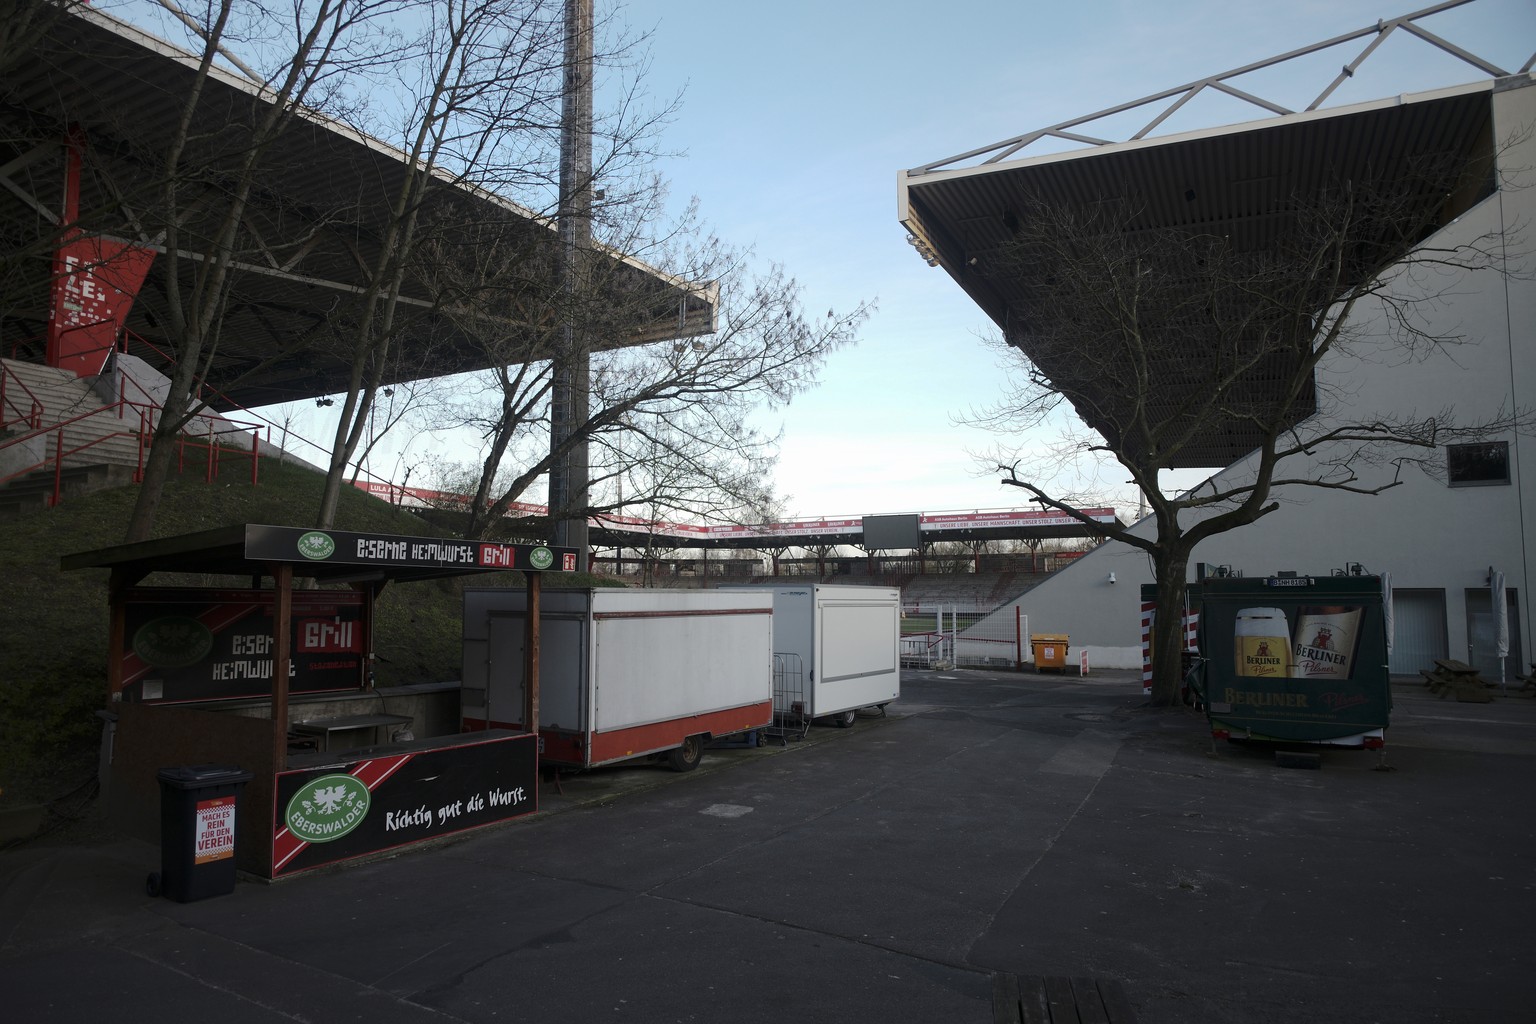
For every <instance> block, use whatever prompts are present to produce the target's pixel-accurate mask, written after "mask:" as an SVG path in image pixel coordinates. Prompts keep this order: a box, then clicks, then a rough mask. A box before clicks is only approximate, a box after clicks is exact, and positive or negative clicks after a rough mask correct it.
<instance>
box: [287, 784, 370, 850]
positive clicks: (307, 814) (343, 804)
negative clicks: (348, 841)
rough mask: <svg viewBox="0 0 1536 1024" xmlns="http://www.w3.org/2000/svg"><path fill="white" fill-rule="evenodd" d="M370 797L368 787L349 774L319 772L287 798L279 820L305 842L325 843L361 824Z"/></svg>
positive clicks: (338, 837)
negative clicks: (320, 773) (316, 777)
mask: <svg viewBox="0 0 1536 1024" xmlns="http://www.w3.org/2000/svg"><path fill="white" fill-rule="evenodd" d="M371 799H372V798H371V797H370V796H369V793H368V787H367V786H365V785H363V784H362V783H361V782H360V781H358V780H357V779H356V778H354V777H353V776H351V775H322V776H321V777H320V778H318V779H313V780H311V781H309V782H306V783H305V784H304V788H303V789H301V790H299V791H298V792H297V793H295V794H294V795H293V799H292V800H289V801H288V809H287V810H285V811H284V812H283V823H284V824H285V825H287V826H288V831H289V832H292V833H293V834H294V835H295V836H297V837H298V838H300V839H302V840H304V841H305V842H307V843H328V842H330V841H331V840H333V839H340V838H341V837H342V836H344V835H346V834H347V833H348V832H351V831H352V830H353V829H355V828H357V826H358V825H361V824H362V822H363V819H364V818H365V817H367V816H368V804H369V802H370V801H371Z"/></svg>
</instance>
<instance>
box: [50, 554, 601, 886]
mask: <svg viewBox="0 0 1536 1024" xmlns="http://www.w3.org/2000/svg"><path fill="white" fill-rule="evenodd" d="M61 566H62V568H64V569H66V570H70V569H92V568H95V569H107V570H109V571H110V574H111V577H110V583H109V601H110V613H111V627H110V633H109V644H108V646H109V650H108V672H107V677H108V689H109V694H108V696H109V700H110V705H109V710H108V711H107V712H106V713H105V717H106V718H108V719H109V720H110V721H111V725H110V727H109V731H108V736H109V737H110V739H109V740H104V746H105V747H106V749H105V750H104V756H103V759H104V762H105V764H106V767H105V769H104V776H105V780H104V781H105V790H106V803H107V806H108V808H109V814H110V815H111V818H112V820H113V822H114V823H115V824H116V825H118V826H119V827H120V828H123V829H124V830H125V831H127V832H129V833H130V834H137V835H141V836H143V837H145V838H148V839H153V838H154V837H155V836H156V835H157V834H158V833H157V819H158V815H159V808H160V803H159V791H158V786H157V775H158V773H159V772H161V771H162V770H163V769H165V768H166V767H167V766H173V765H198V764H208V763H211V762H219V763H222V764H228V765H231V766H236V767H238V768H239V769H240V770H242V771H244V772H249V773H250V775H251V779H250V781H249V783H248V784H247V785H246V786H245V789H244V793H243V796H242V803H241V807H240V812H239V825H238V827H237V829H236V831H235V837H234V843H233V851H232V853H233V856H234V858H235V861H236V865H237V866H238V868H239V869H240V870H241V871H243V872H246V873H248V874H252V875H258V876H261V877H265V878H278V877H280V876H282V875H285V874H290V873H293V872H297V871H302V870H305V869H308V868H313V867H318V866H320V865H322V864H330V863H334V862H336V861H340V860H346V859H350V858H354V857H360V856H364V855H367V854H373V853H378V852H381V851H384V850H390V849H394V848H397V847H401V846H406V845H409V844H412V843H418V842H424V841H429V840H434V839H438V838H441V837H443V836H446V835H451V834H453V833H457V832H462V831H465V830H467V829H472V828H478V827H481V826H484V825H489V824H492V823H494V822H498V821H503V820H505V819H508V818H511V817H515V816H518V815H521V814H526V813H529V812H531V811H534V810H536V809H537V804H538V791H537V784H536V783H537V772H538V753H537V740H536V737H535V736H533V735H532V734H531V733H528V732H526V731H523V730H510V729H492V730H487V731H484V732H478V733H475V734H473V735H463V734H461V733H459V731H458V722H459V708H458V698H459V695H458V685H457V683H453V684H448V685H446V686H444V687H440V688H438V689H436V690H431V689H430V688H428V689H427V690H424V691H421V692H402V693H398V694H394V695H392V696H391V698H390V699H389V700H387V701H386V700H385V699H384V698H383V697H381V693H382V691H380V690H376V689H375V687H374V678H373V664H374V615H373V607H374V602H375V600H376V599H377V597H378V595H379V593H380V592H381V591H382V590H383V588H384V587H385V586H386V585H387V584H389V583H390V582H395V581H408V580H422V579H432V578H440V577H444V576H454V575H465V574H474V573H492V572H504V571H506V570H518V571H521V572H522V573H524V575H525V579H526V581H527V583H526V586H527V588H528V590H529V592H530V594H531V595H533V602H534V605H535V606H537V603H538V600H537V595H538V593H539V592H540V590H541V582H540V581H541V579H542V576H543V574H544V573H547V572H575V570H576V551H575V549H568V548H555V547H550V546H549V545H543V544H503V543H494V542H487V541H465V540H456V539H451V538H447V539H445V538H442V537H410V536H396V535H384V534H366V533H352V532H347V531H342V530H306V529H301V528H294V527H281V526H265V525H253V524H247V525H243V526H233V527H225V528H221V529H217V530H211V531H207V532H203V533H196V534H189V535H185V536H181V537H172V538H165V539H161V540H151V541H144V542H140V543H135V544H124V545H119V546H117V547H113V548H107V549H102V550H98V551H88V552H82V553H79V554H74V555H66V556H64V558H63V559H62V561H61ZM159 572H170V573H177V574H199V575H201V576H204V577H215V578H220V579H236V580H238V579H240V578H242V577H243V578H244V579H246V580H249V581H250V586H248V587H244V588H241V587H236V586H228V585H225V586H220V587H216V588H214V587H210V588H202V587H187V586H181V585H178V586H174V587H157V586H142V585H141V584H142V582H143V581H144V580H145V579H146V578H147V577H149V576H150V575H151V574H152V573H159ZM296 581H313V583H312V584H310V585H309V586H308V587H307V588H306V587H303V586H301V587H299V588H296V587H295V582H296ZM526 628H527V629H528V630H529V631H530V634H531V641H530V642H529V643H528V644H527V645H526V648H527V650H528V651H529V652H530V665H529V666H528V668H527V670H526V671H527V672H528V678H529V679H530V681H531V684H532V685H530V686H529V687H528V688H527V689H528V691H529V699H531V700H533V701H535V702H536V701H537V699H538V654H537V652H538V643H537V634H538V629H539V621H538V617H537V616H533V617H530V619H529V620H528V622H527V623H526ZM275 666H283V667H285V670H284V669H279V670H276V671H274V667H275ZM404 689H405V690H410V689H412V688H404ZM447 705H451V707H448V706H447ZM534 706H535V707H536V706H537V704H535V705H534ZM523 720H524V721H527V720H529V719H526V718H525V719H523ZM349 744H352V745H349Z"/></svg>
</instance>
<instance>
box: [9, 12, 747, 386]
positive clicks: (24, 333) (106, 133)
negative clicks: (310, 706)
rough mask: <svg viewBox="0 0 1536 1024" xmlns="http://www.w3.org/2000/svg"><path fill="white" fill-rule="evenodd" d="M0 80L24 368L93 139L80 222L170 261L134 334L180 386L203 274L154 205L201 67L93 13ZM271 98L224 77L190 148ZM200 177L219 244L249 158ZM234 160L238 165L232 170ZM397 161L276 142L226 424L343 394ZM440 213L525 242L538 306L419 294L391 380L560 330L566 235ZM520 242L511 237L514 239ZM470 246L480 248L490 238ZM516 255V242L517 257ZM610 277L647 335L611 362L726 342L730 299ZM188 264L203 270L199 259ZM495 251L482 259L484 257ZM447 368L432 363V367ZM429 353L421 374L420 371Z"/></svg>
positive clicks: (61, 20)
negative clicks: (74, 179)
mask: <svg viewBox="0 0 1536 1024" xmlns="http://www.w3.org/2000/svg"><path fill="white" fill-rule="evenodd" d="M5 56H6V58H7V61H8V63H7V65H6V67H5V69H4V75H3V76H0V241H3V244H4V245H5V247H6V249H7V251H8V252H9V253H10V254H17V253H22V254H25V258H24V259H22V260H21V261H19V262H18V261H17V260H15V259H8V260H7V261H6V262H7V264H8V265H7V266H6V267H5V274H6V280H5V289H4V290H5V294H6V302H5V306H4V309H3V310H0V316H3V318H4V340H5V344H6V346H7V354H10V352H11V351H12V349H13V348H14V347H15V346H16V345H17V344H18V343H21V344H24V345H26V344H30V345H32V346H33V347H34V348H35V349H36V350H37V351H39V352H40V351H41V339H42V337H43V335H44V331H45V327H46V324H47V320H48V311H49V287H48V283H49V279H50V274H51V262H50V258H49V257H50V249H49V245H50V243H51V241H52V240H53V239H54V238H56V237H57V235H58V232H59V229H60V212H61V211H60V207H59V201H58V196H59V195H60V194H61V190H62V187H63V182H64V178H65V171H64V167H65V156H66V146H65V140H66V137H67V134H68V132H69V131H70V129H72V128H75V129H78V130H79V131H80V132H81V133H82V134H83V138H84V142H85V152H84V173H83V174H82V175H81V195H80V211H81V214H80V219H81V222H82V226H83V228H84V230H85V231H86V232H88V233H92V234H99V235H102V236H105V237H116V238H119V239H121V240H125V241H129V242H133V243H137V244H141V245H148V246H149V247H151V248H155V249H157V250H158V251H159V252H160V254H161V255H160V256H159V257H157V258H156V259H155V261H154V264H153V266H152V268H151V270H150V275H149V278H148V280H147V281H146V283H145V285H144V287H143V288H142V289H141V291H140V292H139V297H138V299H137V301H136V302H135V304H134V307H133V311H132V313H131V314H130V316H129V319H128V321H127V328H128V330H129V331H130V332H131V333H130V335H129V336H128V342H129V352H130V353H131V354H133V355H136V356H139V357H141V358H143V359H145V360H146V361H147V362H149V363H150V364H152V365H154V366H156V368H158V369H160V370H161V371H162V372H165V373H166V374H167V375H169V373H170V356H171V355H172V354H173V352H174V344H173V343H172V340H171V337H170V334H169V332H168V331H167V329H166V326H165V325H166V323H167V315H166V302H165V296H166V293H167V283H168V282H167V276H166V275H167V274H168V273H171V272H175V273H179V274H180V275H181V284H182V286H183V287H184V288H191V287H192V286H193V284H194V281H193V272H194V270H195V267H196V261H195V260H193V259H181V260H176V261H170V260H167V259H166V258H164V251H165V250H164V247H163V245H160V244H159V240H158V239H157V238H156V235H155V226H154V221H153V217H152V216H143V215H144V214H145V213H147V212H148V211H147V209H146V206H147V204H149V203H151V202H152V201H153V200H154V197H155V192H156V190H155V187H154V183H155V182H156V181H158V180H159V177H160V167H161V166H163V161H164V159H165V154H166V152H167V147H168V145H169V144H170V142H171V141H172V140H173V139H174V138H175V137H176V125H177V119H178V118H179V117H180V116H181V114H182V112H183V107H184V102H185V98H186V96H187V95H188V92H189V90H190V87H191V83H192V77H193V74H194V71H195V68H196V66H197V58H196V57H195V56H194V55H192V54H189V53H187V52H186V51H184V50H182V49H180V48H178V47H176V46H173V45H172V44H170V43H168V42H165V41H164V40H161V39H158V38H156V37H154V36H151V35H149V34H147V33H145V32H142V31H140V30H139V29H136V28H134V27H133V26H131V25H129V24H127V23H126V22H123V21H121V20H119V19H116V18H114V17H112V16H111V15H109V14H107V13H105V12H103V11H101V10H99V9H97V8H95V7H91V6H77V7H74V8H72V9H71V10H70V11H69V12H68V13H61V14H60V16H58V17H57V18H55V19H54V20H53V21H52V23H51V24H50V25H49V26H48V28H47V29H46V30H45V32H44V34H43V36H42V37H41V38H40V39H39V40H38V41H37V43H36V45H33V46H30V47H28V48H26V50H25V51H24V52H21V53H13V54H7V55H5ZM266 103H267V101H266V100H265V99H263V98H262V95H261V90H260V89H259V88H258V87H257V86H256V85H255V84H254V83H253V82H251V81H250V80H248V79H246V78H244V77H242V76H241V75H238V74H235V73H232V72H229V71H227V70H224V69H222V68H219V67H215V69H214V72H213V75H212V79H211V81H210V83H209V86H208V92H207V97H206V99H205V101H204V102H202V103H201V104H200V105H199V106H198V108H197V110H196V111H195V114H194V123H193V124H192V125H191V132H190V135H191V137H192V138H193V139H219V138H220V137H221V134H223V135H224V136H225V137H227V133H229V132H230V131H232V130H236V129H237V126H238V125H240V124H243V123H248V122H249V121H250V120H251V119H252V118H253V117H254V116H255V114H256V113H257V112H259V110H260V108H261V107H262V106H263V105H264V104H266ZM220 152H221V153H222V154H223V155H210V156H209V157H208V158H207V159H206V160H205V161H204V162H203V163H202V164H201V166H199V167H198V168H197V173H195V174H189V175H188V176H187V181H186V183H185V190H186V191H188V192H190V191H192V190H193V189H200V190H201V194H200V195H199V196H198V197H197V198H196V200H195V201H188V202H186V203H184V204H183V205H182V211H181V212H183V213H184V214H187V215H188V216H189V222H188V223H187V224H186V230H185V236H186V237H188V238H197V237H206V234H207V232H206V231H205V230H203V229H204V228H205V227H206V226H207V225H208V224H210V223H212V222H213V221H214V219H215V218H216V217H217V216H218V214H220V213H221V212H223V211H222V209H221V208H220V205H219V200H220V195H221V193H220V182H221V179H222V178H224V177H225V176H226V175H227V174H228V173H229V169H230V161H231V160H233V159H237V158H238V157H239V156H240V153H239V152H238V149H237V148H231V147H227V146H226V147H225V148H224V149H223V150H222V151H220ZM229 154H233V155H229ZM407 166H408V165H407V163H406V160H405V157H404V154H402V153H401V152H400V151H398V150H396V149H394V148H393V147H391V146H389V145H387V144H385V143H382V142H380V141H379V140H377V139H373V138H369V137H367V136H365V135H362V134H360V133H358V132H357V131H355V130H353V129H351V128H349V127H347V126H345V125H343V124H340V123H338V122H336V121H333V120H330V119H327V118H325V117H323V116H321V115H318V114H314V113H310V112H306V113H305V114H304V116H302V117H300V118H299V119H297V121H296V123H295V124H294V125H293V126H292V127H291V128H290V129H288V130H287V131H285V132H284V133H283V135H282V136H281V137H280V138H278V139H277V141H276V143H275V144H274V147H273V149H272V151H271V152H270V154H268V156H267V159H266V161H265V164H264V170H263V175H262V179H261V187H260V188H259V189H258V190H257V191H256V193H255V194H254V195H253V197H252V201H251V204H250V208H249V210H248V211H247V213H246V217H245V228H246V234H247V237H248V238H249V239H251V240H252V245H251V247H250V249H249V251H247V252H244V253H242V254H241V256H240V257H239V259H238V261H237V263H236V265H235V276H234V280H233V285H232V287H231V295H230V301H229V304H228V307H227V309H226V312H225V313H224V316H223V318H222V322H221V325H220V327H219V337H218V343H217V345H216V346H209V348H210V349H211V350H212V351H213V353H214V354H213V357H212V362H211V364H210V367H209V372H208V382H209V384H210V385H212V386H213V387H214V388H216V389H217V390H218V391H219V392H220V393H221V394H220V395H219V397H217V398H214V399H212V400H211V401H212V404H213V405H214V406H215V408H218V409H221V410H227V409H229V408H232V407H235V406H247V407H253V406H263V405H269V404H273V403H276V402H282V401H290V400H294V399H300V398H313V397H316V396H319V395H325V394H330V393H334V392H338V391H342V390H344V389H345V387H346V379H347V372H348V366H347V361H346V358H345V350H346V349H347V348H349V347H350V345H349V344H346V343H344V341H345V330H344V327H345V325H343V326H342V330H340V331H338V330H337V329H336V319H335V317H336V315H337V314H336V311H337V310H338V309H339V308H345V300H346V298H347V297H349V296H353V295H356V294H357V293H358V292H359V291H360V290H361V288H362V287H363V285H364V282H365V277H364V273H363V271H362V270H361V269H360V268H363V267H367V266H371V265H372V264H373V261H374V257H375V255H376V253H377V248H378V239H379V236H380V232H381V229H382V227H383V226H384V224H385V223H386V220H385V218H386V216H387V210H388V208H389V200H390V198H391V197H392V196H394V195H395V194H396V192H397V190H398V188H399V185H400V183H401V181H402V180H403V178H404V175H405V172H406V169H407ZM438 177H439V178H440V179H441V181H442V184H443V187H442V188H440V189H438V190H437V191H436V193H435V198H433V199H431V200H429V202H432V203H435V204H437V205H436V207H435V208H434V209H433V210H432V211H430V212H432V213H434V214H439V215H442V217H443V219H444V221H447V222H451V223H460V224H471V225H473V224H481V225H483V224H487V223H499V224H504V225H508V228H507V230H508V231H509V232H511V233H512V234H514V235H515V236H516V237H517V238H518V241H517V242H516V243H515V245H514V246H513V248H515V249H516V251H518V252H519V254H520V265H521V266H523V267H525V268H526V267H529V266H532V267H534V268H539V269H536V270H535V271H525V280H527V278H528V277H529V276H532V278H533V280H531V281H530V282H529V284H530V286H529V287H528V288H527V289H526V294H528V295H529V296H530V299H529V300H528V301H527V302H526V303H525V304H524V305H523V307H522V308H521V309H520V310H518V311H517V312H516V313H515V314H511V315H508V314H501V315H499V316H498V318H497V319H496V320H495V321H494V322H486V321H484V320H481V321H476V320H474V319H473V318H472V317H468V316H465V315H462V311H461V315H458V316H450V315H445V314H444V313H443V312H441V311H440V310H439V309H438V308H434V303H433V302H432V300H431V296H430V294H429V290H428V289H427V288H426V287H425V286H424V285H423V283H422V282H421V281H420V280H414V281H410V282H409V283H408V284H407V286H406V288H405V292H404V301H403V308H404V309H405V311H406V314H405V315H407V316H408V318H409V322H410V326H409V327H408V329H407V331H406V333H405V336H404V349H405V350H406V352H407V357H406V358H405V359H404V360H403V363H404V366H403V367H402V368H400V369H398V370H395V371H393V372H392V379H390V380H388V381H386V383H397V382H399V381H400V380H404V379H412V378H417V377H423V376H440V375H444V374H448V373H454V372H461V371H467V370H475V369H481V368H483V367H484V366H485V365H487V362H488V357H487V356H486V355H485V354H484V351H483V349H482V348H481V346H479V345H477V344H475V341H476V338H477V337H478V336H480V335H494V336H496V337H498V338H500V339H502V340H503V341H508V340H510V341H511V342H513V343H517V342H519V341H522V342H525V343H526V344H525V347H523V348H522V349H520V351H521V352H522V353H524V354H525V355H526V357H527V358H538V357H540V356H542V355H544V354H545V352H544V351H543V350H542V349H540V348H538V347H535V346H536V345H537V342H538V339H540V338H543V337H546V336H547V335H548V334H549V323H550V318H551V316H552V311H551V308H550V303H548V302H545V301H540V298H539V297H540V296H549V295H554V294H556V284H555V278H554V272H555V268H556V266H557V264H558V263H559V262H560V249H559V239H558V236H557V230H556V225H555V224H554V222H553V221H552V220H550V219H548V218H545V217H542V216H539V215H537V214H535V213H533V212H531V211H529V210H527V209H524V208H522V207H519V206H518V205H517V204H516V203H514V202H511V201H510V200H509V199H507V198H505V197H502V196H498V195H493V194H490V193H487V192H484V191H479V190H476V189H474V188H470V187H465V186H461V185H458V184H454V183H452V182H451V181H450V180H449V179H448V178H447V177H446V175H443V174H439V175H438ZM504 237H505V236H504ZM456 241H459V242H460V243H461V244H464V245H467V246H468V245H473V244H474V242H473V240H470V241H468V242H464V240H463V239H462V238H460V239H456ZM503 244H505V243H503ZM599 252H603V253H604V255H606V256H607V258H608V259H609V260H611V261H612V262H611V263H610V264H609V265H608V269H610V270H612V271H613V273H611V274H605V275H604V279H605V280H606V281H608V282H610V283H609V284H608V285H606V286H605V287H608V288H609V289H610V293H609V294H608V295H606V296H605V299H608V300H610V301H611V303H612V304H613V305H619V303H623V305H622V307H621V308H634V309H636V310H637V312H636V315H635V319H634V321H633V322H631V323H629V324H628V325H626V326H625V327H623V328H621V329H620V330H618V331H617V332H616V333H615V334H614V335H613V336H610V337H607V338H602V339H598V340H597V346H598V347H599V348H604V347H606V348H616V347H622V346H626V345H634V344H641V343H645V342H648V341H657V340H663V339H668V338H678V337H686V336H690V335H696V334H702V333H708V332H710V331H712V330H713V329H714V315H715V304H716V291H715V289H714V287H713V285H709V284H702V285H701V284H694V283H690V282H686V281H682V280H680V279H677V278H675V277H672V276H670V275H668V274H666V273H664V272H662V271H660V270H657V269H655V268H653V267H649V266H646V265H645V264H643V263H641V262H640V261H638V260H635V259H631V258H626V257H625V256H623V255H622V254H620V253H616V252H611V251H604V250H602V249H601V247H599ZM183 254H184V255H190V256H196V255H198V253H197V252H196V251H195V250H194V251H188V247H187V246H183ZM475 255H478V254H475ZM428 352H430V355H428V354H427V353H428ZM413 354H414V358H413Z"/></svg>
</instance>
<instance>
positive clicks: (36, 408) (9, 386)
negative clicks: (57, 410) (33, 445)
mask: <svg viewBox="0 0 1536 1024" xmlns="http://www.w3.org/2000/svg"><path fill="white" fill-rule="evenodd" d="M14 388H20V389H21V391H22V394H24V395H26V396H27V398H29V399H31V401H30V403H29V404H28V406H27V407H26V410H25V412H24V413H23V415H20V416H16V417H14V418H12V416H11V410H12V409H15V410H16V411H17V412H19V413H20V412H23V409H22V406H21V404H20V403H18V402H17V401H16V399H15V397H14V395H15V392H14V390H13V389H14ZM13 423H25V424H26V425H27V428H28V429H29V430H36V429H37V428H38V427H40V426H42V424H43V403H42V402H40V401H39V400H38V397H37V396H36V395H34V394H33V393H32V389H31V388H29V387H27V385H26V383H25V382H24V381H22V379H21V378H20V377H17V376H16V375H15V374H14V373H12V372H11V368H10V367H9V366H5V365H3V364H0V430H4V429H6V428H8V427H10V426H11V424H13Z"/></svg>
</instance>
